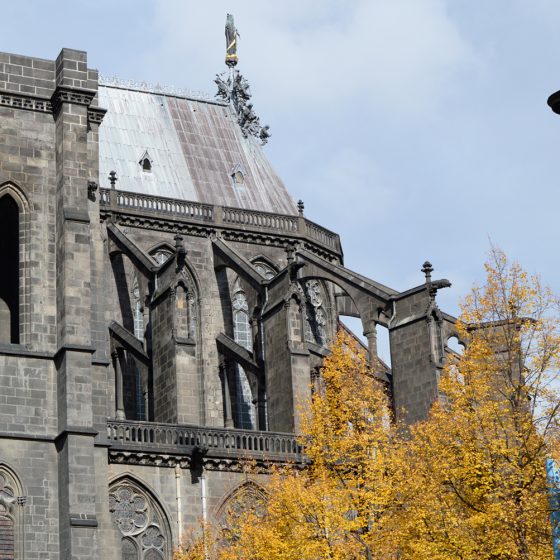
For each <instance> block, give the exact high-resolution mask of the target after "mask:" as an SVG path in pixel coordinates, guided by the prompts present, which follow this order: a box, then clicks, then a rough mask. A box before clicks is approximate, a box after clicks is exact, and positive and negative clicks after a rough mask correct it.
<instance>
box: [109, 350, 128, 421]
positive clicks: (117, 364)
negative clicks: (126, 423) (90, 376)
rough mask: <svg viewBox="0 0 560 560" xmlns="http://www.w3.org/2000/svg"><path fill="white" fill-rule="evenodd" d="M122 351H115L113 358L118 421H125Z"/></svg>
mask: <svg viewBox="0 0 560 560" xmlns="http://www.w3.org/2000/svg"><path fill="white" fill-rule="evenodd" d="M121 355H122V349H121V350H113V352H112V353H111V356H112V358H113V367H114V369H115V407H116V410H115V417H116V419H117V420H124V419H125V418H126V415H125V413H124V381H123V372H122V365H121Z"/></svg>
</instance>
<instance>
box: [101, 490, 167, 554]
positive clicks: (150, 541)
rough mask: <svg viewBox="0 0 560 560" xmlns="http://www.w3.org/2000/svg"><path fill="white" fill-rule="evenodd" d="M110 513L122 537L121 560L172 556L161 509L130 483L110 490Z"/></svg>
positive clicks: (146, 494)
mask: <svg viewBox="0 0 560 560" xmlns="http://www.w3.org/2000/svg"><path fill="white" fill-rule="evenodd" d="M109 511H110V512H111V516H112V518H113V522H114V523H115V524H116V525H117V527H118V528H119V531H120V533H121V550H122V558H123V560H167V559H168V558H169V556H170V554H171V538H170V530H169V524H168V522H167V519H166V516H165V514H164V512H163V510H162V509H161V507H160V506H159V505H158V504H157V503H156V501H155V500H154V499H153V498H152V497H151V496H150V495H149V494H148V493H147V492H146V491H144V490H143V489H141V488H140V487H139V486H138V485H137V484H134V483H133V482H132V481H129V480H122V481H119V482H117V483H115V484H114V485H113V486H112V487H111V488H110V489H109Z"/></svg>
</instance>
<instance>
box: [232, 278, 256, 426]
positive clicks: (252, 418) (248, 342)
mask: <svg viewBox="0 0 560 560" xmlns="http://www.w3.org/2000/svg"><path fill="white" fill-rule="evenodd" d="M231 305H232V310H233V336H234V340H235V342H237V344H239V345H240V346H242V347H243V348H245V349H246V350H249V351H252V350H253V339H252V333H251V324H250V321H249V304H248V302H247V296H246V295H245V292H244V291H243V290H242V289H241V287H240V285H239V280H237V281H236V283H235V287H234V294H233V297H232V301H231ZM235 427H236V428H245V429H249V430H253V429H255V427H256V414H255V408H254V406H253V395H252V392H251V386H250V384H249V380H248V378H247V373H246V372H245V370H244V369H243V368H242V367H241V366H240V365H239V364H236V366H235Z"/></svg>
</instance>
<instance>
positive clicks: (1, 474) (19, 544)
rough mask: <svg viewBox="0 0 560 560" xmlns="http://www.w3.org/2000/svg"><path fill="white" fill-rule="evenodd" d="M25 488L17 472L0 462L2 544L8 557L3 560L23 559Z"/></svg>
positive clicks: (0, 539)
mask: <svg viewBox="0 0 560 560" xmlns="http://www.w3.org/2000/svg"><path fill="white" fill-rule="evenodd" d="M24 504H25V497H24V491H23V486H22V484H21V481H20V479H19V477H18V475H17V474H16V472H15V470H14V469H13V468H12V467H11V466H9V465H8V464H6V463H5V462H0V543H2V547H3V548H2V549H1V550H0V552H5V553H6V555H5V556H2V558H7V559H10V558H13V559H14V560H18V559H20V558H23V552H24V551H23V549H24V543H25V527H24V517H23V508H24Z"/></svg>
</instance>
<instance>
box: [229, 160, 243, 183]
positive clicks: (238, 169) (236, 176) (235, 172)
mask: <svg viewBox="0 0 560 560" xmlns="http://www.w3.org/2000/svg"><path fill="white" fill-rule="evenodd" d="M246 175H247V172H246V171H245V168H244V167H243V166H242V165H241V164H240V163H236V164H235V165H234V166H233V169H232V170H231V173H230V177H231V179H232V181H233V184H234V185H244V184H245V177H246Z"/></svg>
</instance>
